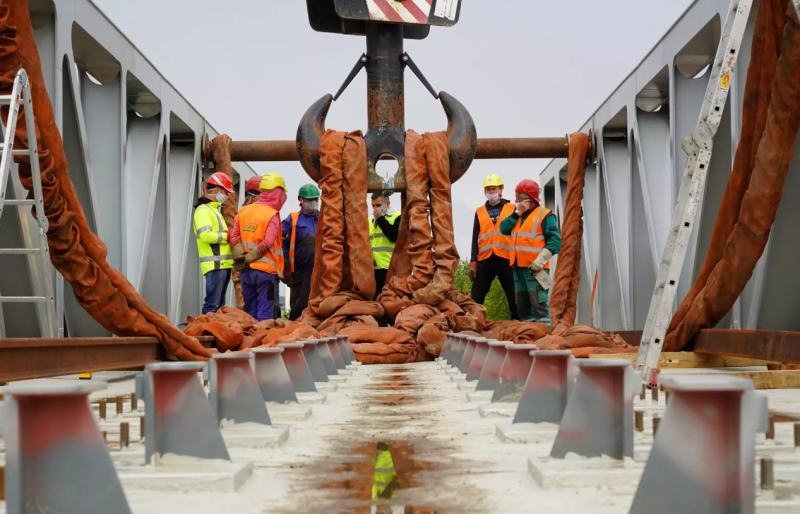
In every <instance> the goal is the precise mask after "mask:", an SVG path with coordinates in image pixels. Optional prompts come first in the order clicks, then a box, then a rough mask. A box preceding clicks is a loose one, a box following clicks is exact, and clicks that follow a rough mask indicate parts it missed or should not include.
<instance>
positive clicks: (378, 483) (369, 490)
mask: <svg viewBox="0 0 800 514" xmlns="http://www.w3.org/2000/svg"><path fill="white" fill-rule="evenodd" d="M352 455H354V456H359V457H361V459H362V460H358V461H355V462H347V463H345V464H343V465H342V466H340V467H338V468H336V469H334V470H333V473H335V474H341V475H344V474H346V475H348V477H347V478H345V479H343V480H336V481H332V482H328V483H326V484H324V485H323V488H325V489H343V490H345V491H347V497H348V498H349V499H350V500H356V501H355V502H354V505H352V507H351V508H344V507H343V508H342V509H341V510H340V511H339V512H342V513H345V512H352V513H356V514H362V513H364V514H367V513H369V514H390V513H391V514H398V513H402V514H412V513H413V514H434V513H436V514H442V513H443V511H441V510H437V509H434V508H430V507H413V506H409V505H406V504H405V503H406V502H405V501H404V499H403V491H404V490H407V489H412V488H415V487H420V485H421V484H420V483H419V482H418V481H417V479H416V475H417V474H418V473H419V472H421V471H432V470H433V469H434V466H433V464H432V463H430V462H427V461H422V460H417V459H416V458H415V455H416V448H415V446H414V445H413V444H411V443H408V442H405V441H381V442H379V443H377V444H376V443H363V444H360V445H358V446H356V447H355V448H353V452H352Z"/></svg>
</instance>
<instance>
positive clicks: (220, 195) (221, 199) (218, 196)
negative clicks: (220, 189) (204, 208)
mask: <svg viewBox="0 0 800 514" xmlns="http://www.w3.org/2000/svg"><path fill="white" fill-rule="evenodd" d="M215 198H216V199H217V201H218V202H219V203H225V200H227V199H228V195H226V194H224V193H217V194H216V196H215Z"/></svg>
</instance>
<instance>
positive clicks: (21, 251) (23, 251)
mask: <svg viewBox="0 0 800 514" xmlns="http://www.w3.org/2000/svg"><path fill="white" fill-rule="evenodd" d="M41 251H42V250H41V249H40V248H0V255H35V254H37V253H39V252H41Z"/></svg>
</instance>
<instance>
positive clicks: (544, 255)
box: [528, 248, 553, 275]
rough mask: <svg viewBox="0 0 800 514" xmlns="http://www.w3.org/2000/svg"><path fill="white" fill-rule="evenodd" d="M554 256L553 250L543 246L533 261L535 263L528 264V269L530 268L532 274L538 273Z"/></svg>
mask: <svg viewBox="0 0 800 514" xmlns="http://www.w3.org/2000/svg"><path fill="white" fill-rule="evenodd" d="M552 257H553V252H551V251H550V250H548V249H547V248H543V249H542V251H541V253H540V254H539V256H538V257H537V258H536V260H535V261H533V264H531V265H530V266H528V270H530V272H531V274H533V275H536V274H537V273H538V272H540V271H542V270H543V269H544V266H545V264H547V262H548V261H549V260H550V259H551V258H552Z"/></svg>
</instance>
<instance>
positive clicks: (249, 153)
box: [204, 137, 569, 162]
mask: <svg viewBox="0 0 800 514" xmlns="http://www.w3.org/2000/svg"><path fill="white" fill-rule="evenodd" d="M204 152H205V154H206V156H207V158H208V159H209V160H210V161H213V160H214V158H213V156H212V155H211V150H210V148H206V149H204ZM568 153H569V147H568V146H567V138H566V137H522V138H511V137H500V138H478V139H477V152H476V153H475V159H555V158H559V157H563V158H566V157H567V154H568ZM231 160H233V161H237V162H239V161H250V162H269V161H276V162H277V161H297V160H299V159H298V156H297V142H296V141H288V140H287V141H232V142H231Z"/></svg>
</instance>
